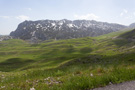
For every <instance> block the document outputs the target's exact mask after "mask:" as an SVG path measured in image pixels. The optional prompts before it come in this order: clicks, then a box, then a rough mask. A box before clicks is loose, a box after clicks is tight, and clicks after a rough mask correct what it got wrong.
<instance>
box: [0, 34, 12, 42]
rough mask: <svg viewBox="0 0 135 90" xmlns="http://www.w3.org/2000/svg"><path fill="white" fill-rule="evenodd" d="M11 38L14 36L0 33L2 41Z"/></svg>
mask: <svg viewBox="0 0 135 90" xmlns="http://www.w3.org/2000/svg"><path fill="white" fill-rule="evenodd" d="M9 39H12V37H11V36H3V35H0V41H4V40H9Z"/></svg>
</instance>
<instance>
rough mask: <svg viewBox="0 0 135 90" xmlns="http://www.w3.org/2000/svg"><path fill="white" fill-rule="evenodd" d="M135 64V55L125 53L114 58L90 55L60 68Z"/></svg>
mask: <svg viewBox="0 0 135 90" xmlns="http://www.w3.org/2000/svg"><path fill="white" fill-rule="evenodd" d="M131 64H135V53H124V54H118V55H114V56H106V55H90V56H88V57H82V58H79V59H74V60H72V61H69V62H67V63H65V64H63V65H61V66H60V67H58V69H61V68H66V67H67V68H68V67H69V66H74V65H75V66H79V65H85V66H86V67H89V66H96V65H100V66H104V67H107V66H116V67H117V66H119V65H131Z"/></svg>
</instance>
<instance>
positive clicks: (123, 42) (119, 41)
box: [112, 39, 132, 47]
mask: <svg viewBox="0 0 135 90" xmlns="http://www.w3.org/2000/svg"><path fill="white" fill-rule="evenodd" d="M112 42H114V43H115V44H116V45H117V46H118V47H121V46H125V45H127V44H130V43H131V42H132V41H131V40H127V39H115V40H113V41H112Z"/></svg>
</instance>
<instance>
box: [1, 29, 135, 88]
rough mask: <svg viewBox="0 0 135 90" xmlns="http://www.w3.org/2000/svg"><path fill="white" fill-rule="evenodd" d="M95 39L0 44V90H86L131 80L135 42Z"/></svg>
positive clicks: (105, 37)
mask: <svg viewBox="0 0 135 90" xmlns="http://www.w3.org/2000/svg"><path fill="white" fill-rule="evenodd" d="M125 33H127V31H119V32H113V33H110V34H106V35H102V36H99V37H86V38H79V39H68V40H59V41H55V40H48V41H44V42H43V43H40V44H29V43H27V42H25V41H22V40H16V39H13V40H8V41H2V42H0V76H1V77H0V90H30V88H35V89H36V90H86V89H91V88H95V87H100V86H105V85H108V84H109V83H120V82H123V81H128V80H134V78H135V70H134V69H135V49H134V48H135V46H134V45H135V42H133V41H129V40H127V39H124V38H123V39H122V38H117V37H118V36H120V35H122V34H125Z"/></svg>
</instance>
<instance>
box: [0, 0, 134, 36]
mask: <svg viewBox="0 0 135 90" xmlns="http://www.w3.org/2000/svg"><path fill="white" fill-rule="evenodd" d="M45 19H53V20H59V19H69V20H75V19H87V20H97V21H103V22H110V23H119V24H124V25H129V24H131V23H133V22H135V0H0V34H3V35H5V34H9V33H10V32H11V31H14V30H15V29H16V28H17V26H18V24H19V23H21V22H23V21H24V20H45Z"/></svg>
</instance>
